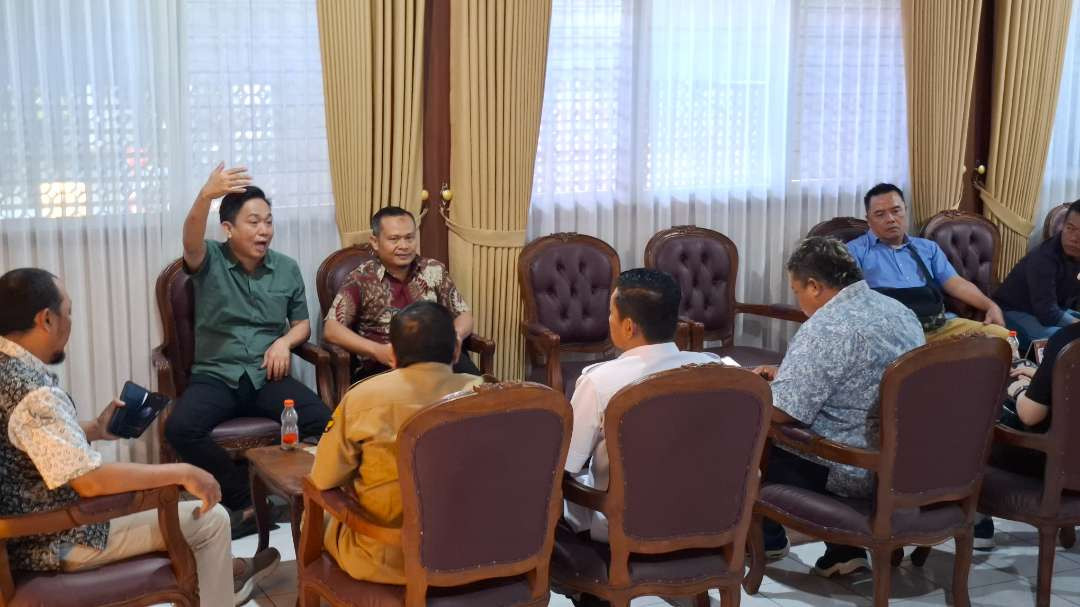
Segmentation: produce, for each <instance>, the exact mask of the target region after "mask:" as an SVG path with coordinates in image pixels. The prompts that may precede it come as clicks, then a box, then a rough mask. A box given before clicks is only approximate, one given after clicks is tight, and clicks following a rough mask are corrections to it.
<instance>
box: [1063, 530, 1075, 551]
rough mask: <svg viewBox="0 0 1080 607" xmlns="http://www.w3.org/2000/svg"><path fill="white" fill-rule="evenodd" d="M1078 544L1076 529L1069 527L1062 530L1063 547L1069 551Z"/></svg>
mask: <svg viewBox="0 0 1080 607" xmlns="http://www.w3.org/2000/svg"><path fill="white" fill-rule="evenodd" d="M1075 544H1076V527H1073V526H1072V525H1069V526H1068V527H1062V528H1061V547H1062V548H1064V549H1066V550H1068V549H1069V548H1072V547H1073V546H1074V545H1075Z"/></svg>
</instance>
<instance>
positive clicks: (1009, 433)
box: [994, 424, 1050, 453]
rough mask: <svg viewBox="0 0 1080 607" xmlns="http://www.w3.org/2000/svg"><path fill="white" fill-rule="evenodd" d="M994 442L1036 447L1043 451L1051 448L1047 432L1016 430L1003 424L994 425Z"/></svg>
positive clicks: (1028, 447) (1027, 447)
mask: <svg viewBox="0 0 1080 607" xmlns="http://www.w3.org/2000/svg"><path fill="white" fill-rule="evenodd" d="M994 442H995V443H1000V444H1002V445H1011V446H1013V447H1024V448H1025V449H1034V450H1036V451H1042V452H1043V453H1047V452H1048V451H1049V450H1050V439H1049V438H1047V436H1046V435H1045V434H1039V433H1036V432H1024V431H1022V430H1015V429H1013V428H1010V427H1008V426H1003V425H1001V424H997V425H995V426H994Z"/></svg>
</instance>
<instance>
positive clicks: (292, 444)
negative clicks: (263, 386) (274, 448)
mask: <svg viewBox="0 0 1080 607" xmlns="http://www.w3.org/2000/svg"><path fill="white" fill-rule="evenodd" d="M299 442H300V428H299V427H298V426H297V425H296V407H295V406H294V403H293V401H292V399H288V400H286V401H285V408H284V409H283V410H282V411H281V448H282V449H286V450H292V449H295V448H296V445H297V443H299Z"/></svg>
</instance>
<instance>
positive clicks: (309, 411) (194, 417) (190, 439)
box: [165, 374, 330, 510]
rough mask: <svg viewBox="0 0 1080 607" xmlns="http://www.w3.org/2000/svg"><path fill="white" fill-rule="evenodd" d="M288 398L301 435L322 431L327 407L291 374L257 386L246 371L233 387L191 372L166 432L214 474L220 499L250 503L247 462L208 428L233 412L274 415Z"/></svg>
mask: <svg viewBox="0 0 1080 607" xmlns="http://www.w3.org/2000/svg"><path fill="white" fill-rule="evenodd" d="M286 399H292V400H293V403H294V406H295V407H296V413H297V417H298V418H299V426H300V436H301V437H304V436H318V435H320V434H322V431H323V429H324V428H326V423H327V422H328V421H329V420H330V410H329V409H327V408H326V405H325V404H323V402H322V401H321V400H320V399H319V397H318V396H317V395H316V394H315V393H314V392H312V391H311V390H310V389H308V387H307V386H305V385H304V384H302V383H300V382H298V381H296V380H295V379H293V378H291V377H286V378H284V379H279V380H277V381H273V382H267V383H266V385H264V386H263V387H262V388H261V389H259V390H256V389H255V386H253V385H252V383H251V379H250V378H248V376H247V374H245V375H244V376H243V377H241V378H240V384H239V386H237V388H236V389H235V390H234V389H232V388H230V387H229V386H228V385H227V384H225V382H222V381H220V380H218V379H215V378H213V377H209V376H206V375H193V376H191V381H190V383H188V387H187V389H186V390H184V393H183V394H182V395H180V399H179V400H178V401H177V403H176V406H175V407H174V408H173V411H172V414H171V415H170V416H169V419H168V422H167V423H166V425H165V438H166V439H167V440H168V441H169V444H170V445H172V447H173V449H175V450H176V453H177V455H179V456H180V458H181V459H182V460H184V461H185V462H187V463H189V464H192V465H194V466H198V467H200V468H202V469H203V470H206V471H207V472H209V473H210V474H213V475H214V478H216V479H217V481H218V483H219V484H221V503H222V504H224V505H225V506H226V507H227V508H229V509H232V510H238V509H243V508H247V507H248V506H250V505H251V487H250V485H249V483H248V477H247V473H246V470H245V468H244V467H243V466H242V465H238V464H237V463H236V462H234V461H233V460H232V458H230V457H229V454H228V452H227V451H225V449H223V448H222V447H221V446H220V445H218V444H217V443H215V442H214V441H213V440H211V439H210V431H211V430H213V429H214V428H215V427H217V426H218V425H219V424H221V423H223V422H226V421H228V420H230V419H234V418H237V417H265V418H268V419H272V420H274V421H278V420H280V419H281V411H282V410H283V409H284V408H285V405H284V402H285V400H286Z"/></svg>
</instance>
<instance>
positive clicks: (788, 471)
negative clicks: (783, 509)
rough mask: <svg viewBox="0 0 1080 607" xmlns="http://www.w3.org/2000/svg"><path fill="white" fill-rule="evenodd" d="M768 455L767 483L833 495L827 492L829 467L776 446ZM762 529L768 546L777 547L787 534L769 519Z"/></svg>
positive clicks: (836, 546) (842, 546)
mask: <svg viewBox="0 0 1080 607" xmlns="http://www.w3.org/2000/svg"><path fill="white" fill-rule="evenodd" d="M768 455H769V465H768V467H767V468H766V469H765V482H766V483H780V484H783V485H792V486H794V487H799V488H801V489H806V490H808V491H814V492H816V493H823V494H825V495H832V494H831V493H829V492H828V491H826V490H825V483H826V481H828V480H829V468H828V467H826V466H822V465H821V464H818V463H815V462H812V461H810V460H808V459H806V458H803V457H799V456H798V455H795V454H794V453H791V452H789V451H784V450H783V449H780V448H779V447H776V446H773V447H772V449H771V450H770V451H769V453H768ZM762 527H763V529H764V531H765V544H766V545H777V544H778V543H779V538H782V537H783V536H784V535H785V533H786V532H785V531H784V527H783V526H782V525H781V524H780V523H777V522H776V521H774V520H771V519H768V518H766V519H765V520H764V521H763V524H762ZM770 540H772V541H770ZM825 547H826V549H829V548H833V549H836V548H849V547H848V546H844V545H842V544H830V543H828V542H826V543H825Z"/></svg>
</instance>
